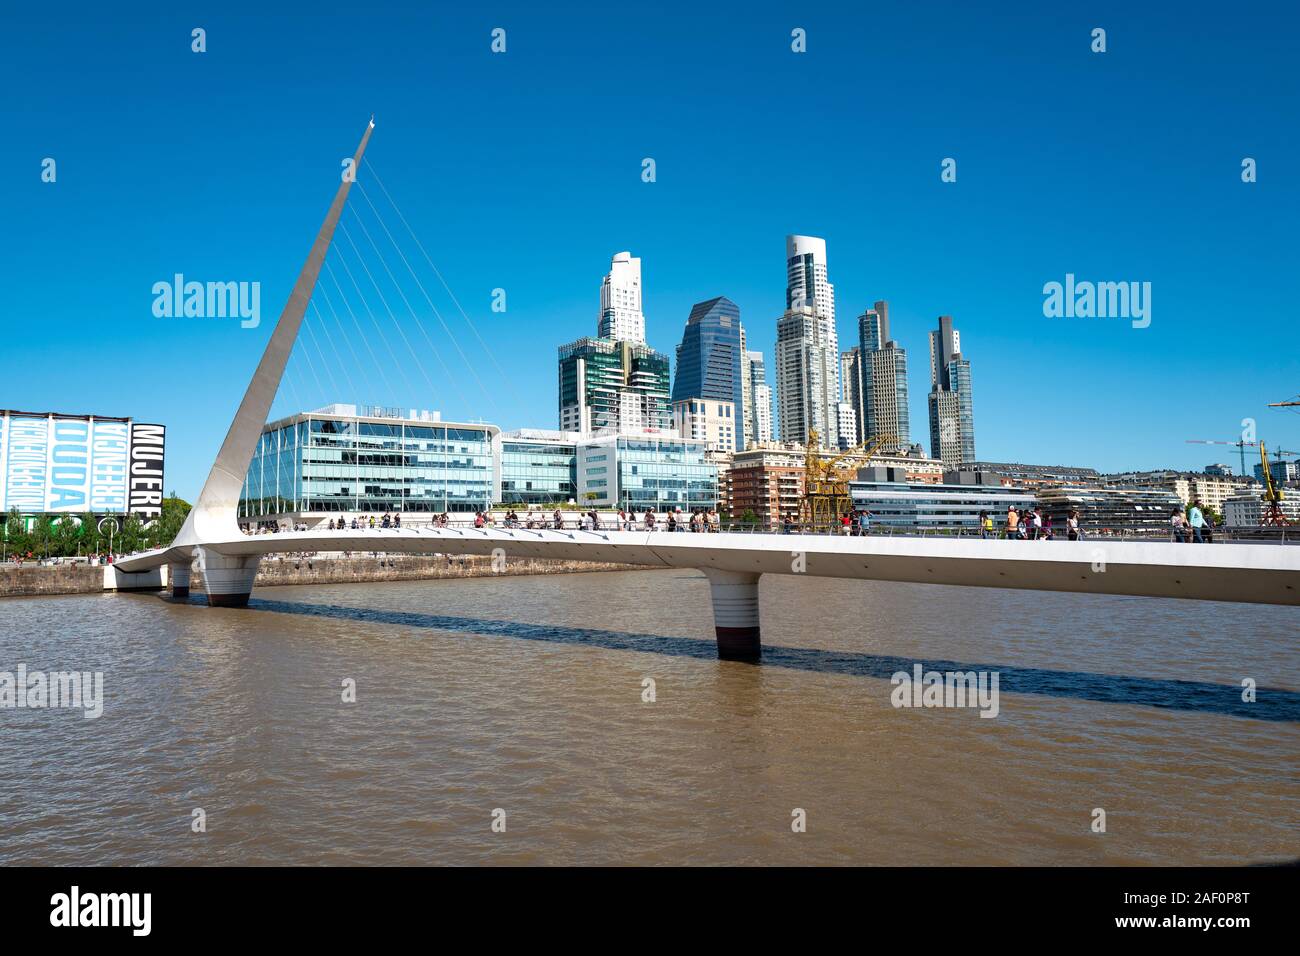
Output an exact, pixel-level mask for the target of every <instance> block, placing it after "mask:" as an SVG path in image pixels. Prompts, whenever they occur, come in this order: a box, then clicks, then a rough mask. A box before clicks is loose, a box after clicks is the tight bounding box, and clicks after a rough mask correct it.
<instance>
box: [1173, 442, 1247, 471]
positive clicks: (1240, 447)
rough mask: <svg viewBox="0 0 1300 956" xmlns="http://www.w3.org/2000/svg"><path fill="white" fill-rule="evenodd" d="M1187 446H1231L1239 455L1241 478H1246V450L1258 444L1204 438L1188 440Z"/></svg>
mask: <svg viewBox="0 0 1300 956" xmlns="http://www.w3.org/2000/svg"><path fill="white" fill-rule="evenodd" d="M1187 444H1189V445H1231V446H1232V447H1233V448H1235V449H1237V450H1238V451H1239V452H1240V453H1241V477H1243V478H1245V477H1246V449H1247V448H1254V447H1255V446H1256V445H1258V444H1259V442H1254V441H1212V440H1209V439H1205V438H1189V439H1187Z"/></svg>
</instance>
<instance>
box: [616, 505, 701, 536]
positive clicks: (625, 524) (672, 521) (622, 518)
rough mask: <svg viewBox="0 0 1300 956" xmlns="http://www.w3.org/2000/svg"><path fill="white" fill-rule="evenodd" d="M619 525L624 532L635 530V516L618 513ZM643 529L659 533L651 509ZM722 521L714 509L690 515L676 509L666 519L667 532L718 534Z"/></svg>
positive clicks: (696, 511) (656, 519) (697, 511)
mask: <svg viewBox="0 0 1300 956" xmlns="http://www.w3.org/2000/svg"><path fill="white" fill-rule="evenodd" d="M618 520H619V525H620V526H621V527H622V529H623V530H624V531H632V530H635V529H634V526H635V524H636V520H635V516H633V515H631V514H629V513H628V512H626V511H619V513H618ZM641 521H642V527H643V529H644V530H646V531H657V530H658V529H659V521H658V518H657V517H656V516H655V513H654V512H653V511H651V510H650V509H649V508H647V509H646V512H645V515H644V516H643V517H642V519H641ZM721 527H722V520H721V518H720V516H719V515H718V513H717V511H715V510H714V509H712V508H692V509H691V513H690V514H689V515H687V514H684V513H683V512H682V509H681V508H674V509H673V510H672V511H670V512H668V517H667V518H666V519H664V530H665V531H695V532H700V533H707V532H717V531H719V530H721Z"/></svg>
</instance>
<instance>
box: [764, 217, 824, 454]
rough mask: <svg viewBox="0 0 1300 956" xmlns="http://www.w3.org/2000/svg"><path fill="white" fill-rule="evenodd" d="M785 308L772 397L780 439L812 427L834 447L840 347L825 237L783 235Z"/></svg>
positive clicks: (801, 435) (800, 435)
mask: <svg viewBox="0 0 1300 956" xmlns="http://www.w3.org/2000/svg"><path fill="white" fill-rule="evenodd" d="M785 254H786V288H785V313H784V314H783V315H782V316H781V317H780V318H779V319H778V320H777V324H776V401H777V419H778V424H779V426H780V431H781V440H782V441H807V439H808V434H809V432H810V431H813V430H815V431H816V432H817V435H818V440H819V442H820V443H821V444H822V445H823V446H824V447H826V448H837V447H839V413H838V410H837V408H836V406H837V405H839V402H840V347H839V335H838V334H837V332H836V330H835V286H834V285H832V284H831V282H830V279H829V278H828V273H827V266H826V240H824V239H818V238H815V237H812V236H786V237H785Z"/></svg>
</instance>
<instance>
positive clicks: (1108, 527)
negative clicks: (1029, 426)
mask: <svg viewBox="0 0 1300 956" xmlns="http://www.w3.org/2000/svg"><path fill="white" fill-rule="evenodd" d="M476 528H480V529H488V530H532V531H549V530H561V531H583V530H586V531H637V532H645V531H650V532H654V533H663V534H669V533H681V534H691V533H714V532H717V531H725V532H730V533H739V534H791V535H818V536H824V537H860V536H867V537H901V538H961V539H968V540H979V539H997V540H1006V539H1008V538H1010V539H1012V540H1018V541H1033V540H1039V541H1067V540H1072V539H1070V538H1069V535H1068V533H1067V531H1066V529H1064V528H1051V529H1040V530H1038V531H1037V532H1034V531H1027V532H1025V533H1023V534H1022V533H1020V532H1019V531H1017V532H1014V533H1009V532H1008V531H1007V529H1006V528H1005V527H997V528H994V530H993V531H991V532H988V533H987V534H983V533H981V532H980V531H979V529H977V528H965V527H962V528H917V527H910V526H903V525H895V524H888V523H885V522H880V521H876V522H872V523H871V525H870V526H869V527H867V528H866V529H859V528H853V529H845V528H842V527H833V528H827V527H820V528H812V527H804V526H801V525H800V524H799V523H798V522H797V521H796V522H785V523H781V524H776V525H771V524H768V523H764V522H743V521H722V522H719V523H718V524H717V525H716V526H713V527H709V528H708V529H707V531H700V530H697V529H696V528H692V527H691V526H690V525H689V524H688V523H687V522H682V523H680V524H679V525H677V526H676V527H672V526H670V523H669V522H668V521H667V520H664V519H656V521H655V523H654V525H653V526H652V527H651V526H647V525H646V523H645V521H644V519H642V518H638V519H636V520H628V521H626V522H620V521H618V519H617V518H615V517H602V518H600V519H599V520H598V521H597V522H596V523H595V525H594V527H593V525H592V523H591V522H590V521H589V520H586V519H584V518H583V516H582V515H580V514H574V513H572V512H569V513H566V514H564V515H563V516H562V517H561V518H560V519H559V520H558V521H556V520H555V519H554V518H552V517H547V518H545V519H534V520H528V519H520V520H518V521H516V522H509V521H503V520H500V519H496V520H493V521H488V522H486V523H483V524H478V523H476V522H475V520H474V519H473V518H469V517H466V518H453V519H449V520H448V521H446V522H438V521H433V520H424V521H420V520H410V519H408V520H405V521H403V522H402V523H401V524H400V525H396V524H390V525H388V526H384V525H383V524H382V522H376V523H375V525H374V526H373V527H372V526H371V525H370V524H369V522H366V523H364V524H360V523H359V524H358V526H357V527H356V528H353V527H352V525H351V523H350V522H349V523H347V524H345V526H344V528H343V529H342V530H345V531H353V530H357V531H360V530H365V531H375V532H379V533H383V532H388V531H398V530H408V531H410V530H416V531H430V530H457V531H469V530H473V529H476ZM245 530H246V532H247V533H250V534H254V533H270V534H274V533H277V532H276V531H273V530H270V529H262V530H260V531H259V530H252V529H245ZM288 530H291V529H288V528H281V529H280V531H288ZM294 530H312V531H326V532H328V531H329V530H330V529H329V527H328V525H324V526H321V525H317V526H315V527H312V528H310V529H307V528H305V527H303V526H299V528H297V529H294ZM1079 539H1080V540H1084V541H1175V540H1177V541H1179V542H1183V543H1210V544H1213V543H1215V542H1225V541H1229V542H1233V543H1270V544H1300V528H1291V527H1280V528H1224V527H1216V528H1207V529H1203V530H1202V535H1201V542H1196V541H1194V535H1193V534H1192V533H1191V532H1190V531H1186V532H1185V533H1184V534H1183V535H1182V536H1181V537H1179V538H1175V535H1174V533H1173V531H1172V529H1171V528H1170V527H1169V526H1168V525H1115V524H1098V525H1084V526H1083V527H1082V528H1081V529H1080V537H1079Z"/></svg>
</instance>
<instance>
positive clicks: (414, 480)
mask: <svg viewBox="0 0 1300 956" xmlns="http://www.w3.org/2000/svg"><path fill="white" fill-rule="evenodd" d="M497 434H498V430H497V429H496V428H495V427H493V426H490V425H452V424H443V423H436V422H426V421H423V420H408V419H392V420H387V421H384V420H376V419H373V418H363V417H349V416H340V415H329V416H320V415H315V414H311V413H309V414H306V415H299V416H294V417H293V418H289V419H284V420H282V421H279V422H272V423H271V424H268V425H267V426H266V427H265V429H264V430H263V432H262V437H261V440H260V441H259V442H258V445H257V450H256V451H255V452H254V453H253V460H252V461H251V462H250V463H249V468H248V475H247V477H246V478H245V480H244V490H243V494H242V495H241V498H240V502H239V513H240V515H241V516H242V517H247V518H256V517H258V516H261V515H275V514H284V513H287V512H360V513H373V512H386V511H405V512H426V513H441V512H444V511H448V512H465V511H470V512H472V511H477V510H479V509H482V508H487V507H489V506H490V505H491V504H492V498H493V492H494V488H495V466H494V450H493V443H494V441H495V439H496V436H497Z"/></svg>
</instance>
